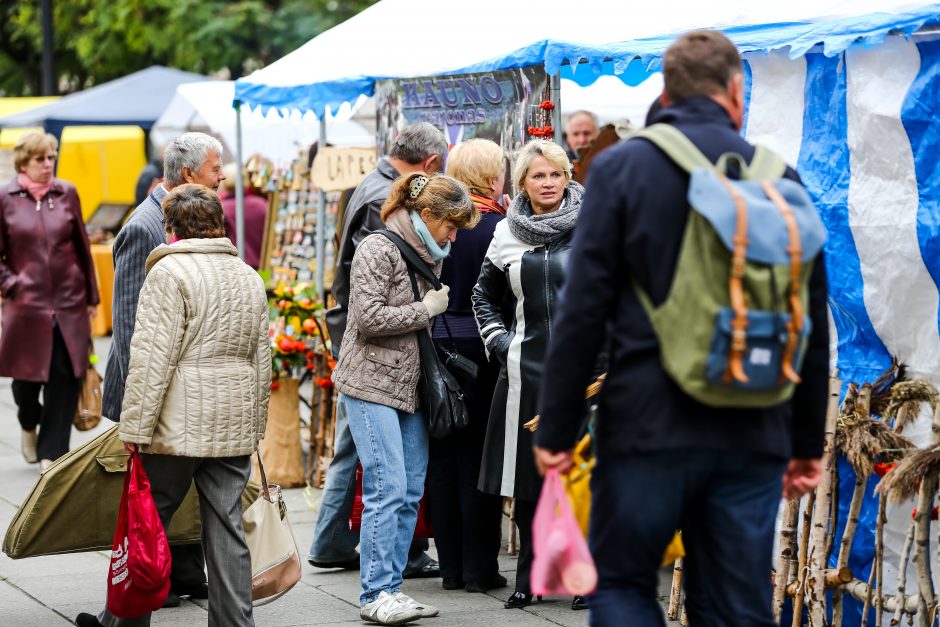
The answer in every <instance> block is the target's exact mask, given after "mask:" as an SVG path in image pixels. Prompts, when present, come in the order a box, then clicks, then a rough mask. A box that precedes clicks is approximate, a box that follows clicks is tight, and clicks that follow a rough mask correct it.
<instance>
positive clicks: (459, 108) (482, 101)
mask: <svg viewBox="0 0 940 627" xmlns="http://www.w3.org/2000/svg"><path fill="white" fill-rule="evenodd" d="M548 97H549V87H548V75H547V74H545V70H544V68H543V67H542V66H532V67H527V68H521V69H515V70H500V71H495V72H482V73H477V74H462V75H460V76H431V77H425V78H407V79H394V80H386V81H379V82H378V83H377V84H376V107H377V109H378V118H379V120H378V149H379V154H385V153H386V152H387V151H388V148H389V147H390V146H391V142H392V141H393V140H394V138H395V137H396V136H397V135H398V132H399V131H400V130H401V129H402V128H404V127H405V126H407V125H409V124H414V123H416V122H429V123H430V124H433V125H434V126H436V127H438V128H440V129H441V130H443V131H444V133H445V135H446V136H447V139H448V141H449V142H450V143H451V144H457V143H459V142H461V141H463V140H466V139H471V138H474V137H483V138H486V139H491V140H493V141H495V142H496V143H497V144H500V145H501V146H502V147H503V148H504V149H506V150H508V151H512V150H516V149H517V148H519V147H520V146H521V145H522V144H523V143H525V141H526V139H528V135H527V133H526V129H527V127H528V126H530V125H531V124H533V123H534V122H535V121H536V120H537V119H539V110H538V105H539V103H540V102H542V101H544V100H547V99H548Z"/></svg>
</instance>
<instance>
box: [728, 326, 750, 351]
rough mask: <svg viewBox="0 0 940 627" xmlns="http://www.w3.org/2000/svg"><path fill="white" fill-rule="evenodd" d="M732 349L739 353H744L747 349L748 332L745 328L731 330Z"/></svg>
mask: <svg viewBox="0 0 940 627" xmlns="http://www.w3.org/2000/svg"><path fill="white" fill-rule="evenodd" d="M731 350H733V351H735V352H737V353H743V352H744V351H746V350H747V333H746V332H745V330H744V329H734V330H733V331H731Z"/></svg>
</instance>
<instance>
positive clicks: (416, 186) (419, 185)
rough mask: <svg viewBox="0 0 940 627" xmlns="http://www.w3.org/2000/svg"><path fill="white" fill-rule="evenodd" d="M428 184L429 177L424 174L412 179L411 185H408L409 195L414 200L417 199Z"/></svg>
mask: <svg viewBox="0 0 940 627" xmlns="http://www.w3.org/2000/svg"><path fill="white" fill-rule="evenodd" d="M427 184H428V177H426V176H424V175H423V174H420V175H418V176H416V177H414V178H413V179H411V183H409V184H408V188H409V190H410V191H409V193H408V195H409V196H411V199H412V200H414V199H416V198H417V197H418V196H420V195H421V190H423V189H424V186H425V185H427Z"/></svg>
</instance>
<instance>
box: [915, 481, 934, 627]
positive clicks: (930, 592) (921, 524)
mask: <svg viewBox="0 0 940 627" xmlns="http://www.w3.org/2000/svg"><path fill="white" fill-rule="evenodd" d="M936 485H937V483H936V481H935V480H934V479H933V478H927V477H925V478H924V479H923V480H922V481H921V483H920V490H919V491H918V493H917V515H916V516H915V517H914V546H915V551H914V565H915V566H916V567H917V584H918V586H919V589H920V594H919V595H918V598H919V599H920V603H919V605H918V616H917V621H918V624H919V625H921V626H922V627H928V625H929V624H928V615H929V614H930V612H931V611H932V610H933V607H934V606H935V605H936V602H937V600H936V597H935V596H934V588H933V576H932V574H931V572H930V553H929V550H930V548H929V543H930V510H931V505H932V504H933V494H934V491H935V489H936Z"/></svg>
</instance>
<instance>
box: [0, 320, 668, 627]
mask: <svg viewBox="0 0 940 627" xmlns="http://www.w3.org/2000/svg"><path fill="white" fill-rule="evenodd" d="M96 346H97V352H98V354H99V355H101V356H102V361H104V356H105V355H107V346H108V339H107V338H105V339H100V340H96ZM99 371H100V372H102V373H103V372H104V364H103V363H102V364H100V365H99ZM111 425H112V423H110V422H109V421H107V420H104V421H102V424H101V425H99V426H98V428H97V429H95V430H94V431H90V432H87V433H79V432H78V431H74V430H73V432H72V442H71V443H72V447H73V448H74V447H77V446H79V445H80V444H82V443H84V442H86V441H88V440H90V439H91V438H93V437H95V436H97V435H98V434H99V433H101V432H102V431H104V430H106V429H107V428H110V426H111ZM19 438H20V429H19V425H18V423H17V421H16V408H15V405H14V404H13V397H12V395H11V392H10V380H9V379H0V477H2V481H0V531H3V532H5V531H6V528H7V526H8V525H9V523H10V521H11V520H12V518H13V515H14V514H15V512H16V510H17V508H18V506H19V504H20V503H21V502H22V500H23V499H24V498H25V497H26V496H27V495H28V494H29V491H30V490H31V489H32V487H33V485H34V484H35V481H36V479H37V477H38V474H39V468H38V466H37V465H28V464H26V463H25V462H24V461H23V459H22V457H21V455H20V451H19ZM320 494H321V493H320V490H313V489H307V490H305V489H295V490H287V491H285V495H286V499H287V502H288V510H289V512H290V520H291V525H292V527H293V530H294V535H295V536H296V538H297V545H298V547H299V549H300V551H301V555H302V556H305V555H306V551H307V548H308V547H309V546H310V541H311V538H312V536H313V526H314V522H315V520H316V509H317V508H318V507H319V501H320ZM75 523H76V524H77V525H80V524H82V521H81V520H76V521H75ZM432 551H433V548H432ZM108 557H109V555H108V554H107V553H104V552H95V553H79V554H73V555H57V556H49V557H37V558H29V559H25V560H18V561H14V560H11V559H9V558H8V557H7V556H5V555H2V554H0V623H2V624H3V625H16V626H17V627H46V626H53V625H68V624H71V622H72V620H73V619H74V618H75V616H76V614H78V613H79V612H97V611H98V610H99V609H100V608H101V606H102V604H103V603H104V596H105V577H106V574H107V569H108ZM515 565H516V559H515V558H514V557H511V556H509V555H506V554H505V552H504V553H503V554H502V555H501V556H500V570H501V571H502V573H503V574H504V575H505V576H506V577H507V578H508V579H509V580H510V586H511V585H512V583H513V579H514V577H515ZM404 589H405V591H406V592H407V593H408V594H410V595H412V596H414V597H416V598H418V599H421V600H422V601H425V602H427V603H431V604H434V605H437V606H438V607H440V608H441V615H440V616H439V617H437V618H433V619H426V620H424V621H421V623H420V624H423V625H427V626H429V627H451V626H463V625H513V626H516V625H519V626H525V625H548V624H553V625H569V626H578V627H580V626H583V625H587V612H573V611H571V609H570V607H569V603H570V599H564V598H558V599H549V600H546V601H545V602H543V603H540V604H536V605H534V606H532V607H530V608H527V609H525V610H512V611H510V610H505V609H503V605H502V604H503V601H504V600H505V598H506V597H508V595H509V592H510V591H511V589H512V588H511V587H510V588H506V589H504V590H495V591H493V592H492V593H490V594H469V593H467V592H464V591H445V590H443V589H441V584H440V579H419V580H408V581H406V582H405V588H404ZM661 593H662V594H663V595H665V594H668V582H665V581H664V582H663V585H662V586H661ZM358 597H359V573H358V571H357V572H341V571H324V570H319V569H316V568H313V567H311V566H309V565H307V564H306V561H304V574H303V579H302V580H301V582H300V583H299V584H298V585H297V586H296V587H295V588H294V589H293V590H291V591H290V592H289V593H288V594H287V595H285V596H284V597H282V598H281V599H279V600H278V601H276V602H274V603H272V604H270V605H267V606H263V607H260V608H256V609H255V622H256V624H257V625H258V626H259V627H280V626H285V627H286V626H288V625H363V624H364V623H363V622H362V621H361V620H359V611H358ZM205 606H206V602H205V601H199V602H189V601H183V603H182V604H181V606H180V607H178V608H174V609H167V610H161V611H159V612H157V613H156V614H154V618H153V625H155V626H159V625H187V626H188V625H205V624H206V621H207V614H206V609H205ZM624 624H625V625H627V624H629V621H628V620H627V619H626V617H625V620H624Z"/></svg>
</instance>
